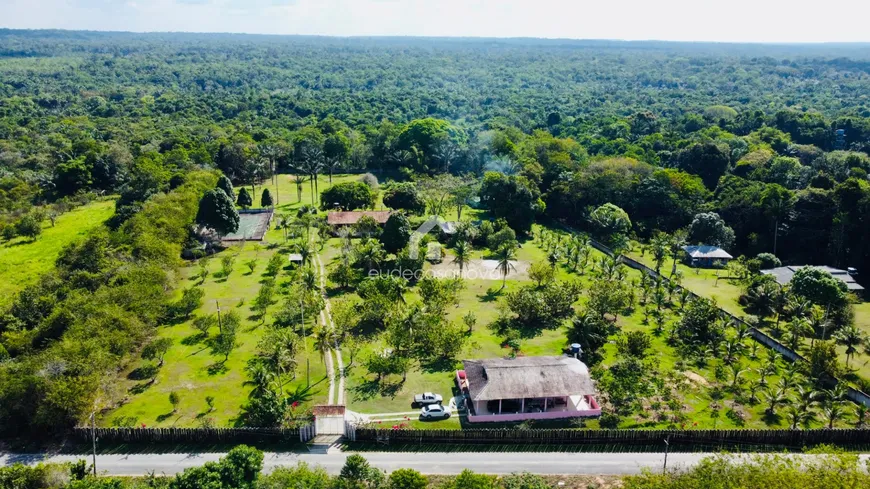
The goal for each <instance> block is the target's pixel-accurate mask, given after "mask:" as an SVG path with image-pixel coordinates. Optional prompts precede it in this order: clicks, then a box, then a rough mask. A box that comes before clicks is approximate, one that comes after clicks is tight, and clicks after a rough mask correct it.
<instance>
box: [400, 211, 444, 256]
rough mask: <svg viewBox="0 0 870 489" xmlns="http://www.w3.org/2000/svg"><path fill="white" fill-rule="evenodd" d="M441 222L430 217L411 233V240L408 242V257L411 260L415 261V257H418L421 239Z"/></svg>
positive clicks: (435, 217)
mask: <svg viewBox="0 0 870 489" xmlns="http://www.w3.org/2000/svg"><path fill="white" fill-rule="evenodd" d="M440 223H441V220H440V219H439V218H438V217H437V216H431V217H429V219H428V220H427V221H426V222H424V223H423V224H421V225H420V227H418V228H417V229H416V230H415V231H414V232H413V233H411V239H410V240H409V242H408V256H410V257H411V259H412V260H416V259H417V257H419V256H420V240H422V239H423V236H426V234H428V233H429V231H431V230H433V229H435V228H436V227H437V226H439V224H440Z"/></svg>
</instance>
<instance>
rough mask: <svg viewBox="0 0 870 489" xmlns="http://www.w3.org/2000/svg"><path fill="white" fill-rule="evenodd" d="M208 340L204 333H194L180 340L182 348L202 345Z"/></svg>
mask: <svg viewBox="0 0 870 489" xmlns="http://www.w3.org/2000/svg"><path fill="white" fill-rule="evenodd" d="M207 338H208V335H207V334H205V333H194V334H192V335H190V336H187V337H185V338H182V340H181V342H180V343H181V344H182V345H184V346H191V345H196V344H198V343H202V342H203V341H205V340H206V339H207Z"/></svg>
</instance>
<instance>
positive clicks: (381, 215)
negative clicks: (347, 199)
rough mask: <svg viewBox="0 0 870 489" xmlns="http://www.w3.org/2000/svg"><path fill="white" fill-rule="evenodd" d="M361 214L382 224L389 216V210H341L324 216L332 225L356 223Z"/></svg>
mask: <svg viewBox="0 0 870 489" xmlns="http://www.w3.org/2000/svg"><path fill="white" fill-rule="evenodd" d="M363 216H369V217H371V218H372V219H374V220H375V221H376V222H377V223H378V224H384V223H386V222H387V219H389V218H390V211H342V212H330V213H329V214H328V215H327V216H326V222H327V223H328V224H330V225H332V226H336V225H342V224H356V223H357V222H359V220H360V219H362V217H363Z"/></svg>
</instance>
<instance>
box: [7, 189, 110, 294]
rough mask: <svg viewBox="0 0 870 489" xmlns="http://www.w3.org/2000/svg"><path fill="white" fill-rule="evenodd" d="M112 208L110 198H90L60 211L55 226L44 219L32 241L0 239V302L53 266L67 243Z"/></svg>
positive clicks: (101, 222) (97, 223)
mask: <svg viewBox="0 0 870 489" xmlns="http://www.w3.org/2000/svg"><path fill="white" fill-rule="evenodd" d="M114 211H115V202H114V201H113V200H103V201H99V202H92V203H90V204H88V205H85V206H81V207H77V208H75V209H73V210H72V211H70V212H67V213H66V214H63V215H61V216H60V217H58V218H57V221H56V222H55V225H54V226H52V225H51V222H49V221H48V220H46V221H45V222H44V223H43V225H42V228H43V229H42V235H41V236H40V237H38V238H37V239H36V240H35V241H30V240H29V239H25V238H15V239H13V240H10V241H0V306H2V305H4V304H7V303H8V302H9V301H10V300H11V298H12V296H13V294H15V293H16V292H18V291H20V290H21V289H23V288H24V287H26V286H27V285H30V284H32V283H34V282H36V281H37V280H38V279H39V276H40V275H42V274H43V273H45V272H47V271H49V270H51V269H52V268H54V262H55V260H57V257H58V255H59V254H60V251H61V250H62V249H63V248H64V247H65V246H66V245H68V244H70V243H72V242H74V241H76V240H77V239H80V238H83V237H84V236H86V235H87V234H88V233H90V232H91V230H93V229H94V228H96V227H97V226H100V225H102V224H103V222H104V221H105V220H106V219H108V218H109V217H111V216H112V213H113V212H114Z"/></svg>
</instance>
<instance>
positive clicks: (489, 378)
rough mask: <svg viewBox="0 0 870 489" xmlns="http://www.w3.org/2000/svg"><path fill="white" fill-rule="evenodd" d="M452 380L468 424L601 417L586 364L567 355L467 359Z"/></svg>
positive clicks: (593, 384)
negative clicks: (463, 403)
mask: <svg viewBox="0 0 870 489" xmlns="http://www.w3.org/2000/svg"><path fill="white" fill-rule="evenodd" d="M462 363H463V366H464V369H463V370H459V371H457V372H456V381H457V384H458V385H459V387H460V389H461V390H462V392H463V393H464V394H465V397H466V407H467V408H468V418H467V419H468V421H469V422H471V423H476V422H495V421H525V420H530V419H560V418H575V417H592V416H600V415H601V407H600V406H599V405H598V402H597V401H596V400H595V396H596V395H597V393H596V390H595V383H594V382H593V381H592V378H591V377H590V376H589V369H588V368H587V367H586V364H584V363H583V362H581V361H580V360H578V359H576V358H574V357H571V356H560V357H517V358H493V359H484V360H465V361H463V362H462Z"/></svg>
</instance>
